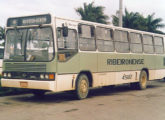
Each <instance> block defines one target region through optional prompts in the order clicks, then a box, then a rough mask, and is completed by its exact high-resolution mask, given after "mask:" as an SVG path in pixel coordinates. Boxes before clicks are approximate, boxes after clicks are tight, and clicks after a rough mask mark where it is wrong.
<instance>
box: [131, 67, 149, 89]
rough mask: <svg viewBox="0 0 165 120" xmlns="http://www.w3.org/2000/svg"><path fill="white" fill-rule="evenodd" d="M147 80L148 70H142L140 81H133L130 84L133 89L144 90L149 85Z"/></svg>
mask: <svg viewBox="0 0 165 120" xmlns="http://www.w3.org/2000/svg"><path fill="white" fill-rule="evenodd" d="M147 80H148V77H147V73H146V71H144V70H142V71H141V73H140V77H139V82H136V83H131V84H130V86H131V88H133V89H139V90H144V89H146V87H147Z"/></svg>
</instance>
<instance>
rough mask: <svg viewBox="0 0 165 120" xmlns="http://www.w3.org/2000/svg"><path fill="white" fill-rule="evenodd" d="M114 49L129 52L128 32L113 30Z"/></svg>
mask: <svg viewBox="0 0 165 120" xmlns="http://www.w3.org/2000/svg"><path fill="white" fill-rule="evenodd" d="M114 40H115V49H116V51H117V52H120V53H129V52H130V48H129V41H128V32H126V31H121V30H115V32H114Z"/></svg>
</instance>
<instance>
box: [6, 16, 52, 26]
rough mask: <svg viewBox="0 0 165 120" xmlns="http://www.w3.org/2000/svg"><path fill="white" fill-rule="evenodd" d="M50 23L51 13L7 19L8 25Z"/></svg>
mask: <svg viewBox="0 0 165 120" xmlns="http://www.w3.org/2000/svg"><path fill="white" fill-rule="evenodd" d="M50 23H51V15H50V14H45V15H36V16H27V17H15V18H9V19H8V20H7V27H15V26H28V25H40V24H50Z"/></svg>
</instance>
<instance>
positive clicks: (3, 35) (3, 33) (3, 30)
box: [0, 27, 5, 40]
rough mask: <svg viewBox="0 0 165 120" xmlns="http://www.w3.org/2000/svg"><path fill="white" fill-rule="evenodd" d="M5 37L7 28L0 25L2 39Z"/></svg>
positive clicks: (0, 37) (0, 38)
mask: <svg viewBox="0 0 165 120" xmlns="http://www.w3.org/2000/svg"><path fill="white" fill-rule="evenodd" d="M4 37H5V29H4V28H3V27H0V40H2V39H4Z"/></svg>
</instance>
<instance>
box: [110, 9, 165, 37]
mask: <svg viewBox="0 0 165 120" xmlns="http://www.w3.org/2000/svg"><path fill="white" fill-rule="evenodd" d="M154 15H155V14H152V15H148V16H147V17H146V18H145V17H144V16H143V15H141V14H140V13H138V12H135V13H134V12H128V11H127V9H125V14H124V15H123V27H126V28H131V29H136V30H142V31H147V32H154V33H161V34H163V32H162V31H160V30H159V29H160V28H164V27H165V25H164V24H162V23H161V22H162V19H161V18H156V19H154ZM112 18H113V20H112V23H113V25H115V26H118V24H119V19H118V17H117V16H115V15H113V16H112Z"/></svg>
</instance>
